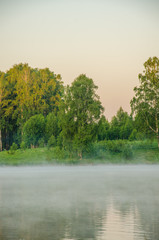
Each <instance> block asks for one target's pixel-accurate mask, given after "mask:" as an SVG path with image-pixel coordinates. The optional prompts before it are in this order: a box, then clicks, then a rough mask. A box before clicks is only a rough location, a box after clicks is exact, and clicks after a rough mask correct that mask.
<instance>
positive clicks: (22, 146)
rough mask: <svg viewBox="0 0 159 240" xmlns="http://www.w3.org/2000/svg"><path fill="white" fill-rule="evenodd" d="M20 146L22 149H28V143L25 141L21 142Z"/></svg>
mask: <svg viewBox="0 0 159 240" xmlns="http://www.w3.org/2000/svg"><path fill="white" fill-rule="evenodd" d="M20 148H21V149H22V150H25V149H26V144H25V142H24V141H22V142H21V144H20Z"/></svg>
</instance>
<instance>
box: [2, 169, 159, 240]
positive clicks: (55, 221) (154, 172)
mask: <svg viewBox="0 0 159 240" xmlns="http://www.w3.org/2000/svg"><path fill="white" fill-rule="evenodd" d="M0 239H1V240H57V239H58V240H83V239H87V240H91V239H96V240H103V239H104V240H148V239H149V240H158V239H159V166H157V165H150V166H148V165H138V166H134V165H133V166H131V165H129V166H114V165H104V166H47V167H46V166H41V167H0Z"/></svg>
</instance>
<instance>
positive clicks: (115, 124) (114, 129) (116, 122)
mask: <svg viewBox="0 0 159 240" xmlns="http://www.w3.org/2000/svg"><path fill="white" fill-rule="evenodd" d="M132 130H133V120H132V118H131V117H130V116H129V115H128V113H127V112H124V111H123V109H122V108H121V107H120V108H119V110H118V112H117V114H116V116H114V117H113V118H112V121H111V123H110V129H109V133H108V134H109V139H111V140H115V139H128V138H129V136H130V135H131V132H132Z"/></svg>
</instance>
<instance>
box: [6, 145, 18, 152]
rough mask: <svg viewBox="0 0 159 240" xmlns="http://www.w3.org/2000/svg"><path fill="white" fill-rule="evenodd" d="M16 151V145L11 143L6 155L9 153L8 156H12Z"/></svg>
mask: <svg viewBox="0 0 159 240" xmlns="http://www.w3.org/2000/svg"><path fill="white" fill-rule="evenodd" d="M17 149H18V146H17V144H16V143H13V144H12V146H11V147H10V149H9V151H8V153H9V154H14V153H15V151H16V150H17Z"/></svg>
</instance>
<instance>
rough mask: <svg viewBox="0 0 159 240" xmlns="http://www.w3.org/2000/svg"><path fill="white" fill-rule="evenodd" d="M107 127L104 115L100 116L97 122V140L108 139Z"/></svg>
mask: <svg viewBox="0 0 159 240" xmlns="http://www.w3.org/2000/svg"><path fill="white" fill-rule="evenodd" d="M109 127H110V124H109V122H108V121H107V120H106V118H105V116H102V117H101V118H100V120H99V122H98V131H97V135H98V140H99V141H102V140H107V139H108V134H109Z"/></svg>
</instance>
